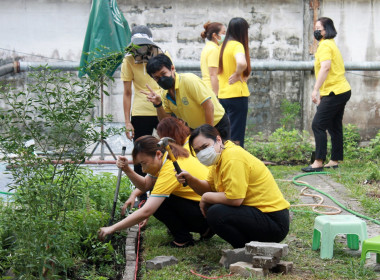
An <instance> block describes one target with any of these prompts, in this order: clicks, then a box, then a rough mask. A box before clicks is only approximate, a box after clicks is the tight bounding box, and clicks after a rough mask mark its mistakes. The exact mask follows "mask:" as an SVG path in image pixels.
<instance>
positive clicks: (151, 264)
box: [146, 256, 178, 270]
mask: <svg viewBox="0 0 380 280" xmlns="http://www.w3.org/2000/svg"><path fill="white" fill-rule="evenodd" d="M177 263H178V260H177V259H176V258H175V257H173V256H158V257H155V258H154V259H151V260H149V261H147V262H146V268H147V269H156V270H158V269H161V268H164V267H165V266H169V265H174V264H177Z"/></svg>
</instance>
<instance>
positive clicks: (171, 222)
mask: <svg viewBox="0 0 380 280" xmlns="http://www.w3.org/2000/svg"><path fill="white" fill-rule="evenodd" d="M158 141H159V140H158V139H157V138H155V137H153V136H142V137H140V138H139V139H137V140H136V141H135V145H134V148H133V151H132V157H133V161H134V164H141V167H142V170H143V172H144V173H147V175H146V176H145V177H143V176H140V175H138V174H137V173H136V172H134V171H133V170H132V169H131V168H130V167H129V166H128V162H127V159H126V158H125V157H120V158H119V159H118V161H117V165H118V167H119V168H121V169H122V170H123V171H124V172H125V173H126V174H127V176H128V177H129V179H130V180H131V181H132V183H133V184H134V185H135V186H136V187H137V188H139V189H140V190H141V191H143V192H146V191H149V190H150V189H151V188H152V186H153V190H152V192H151V195H150V197H149V199H148V200H147V202H146V203H145V204H144V206H143V207H142V208H140V209H139V210H137V211H135V212H134V213H132V214H131V215H129V216H128V217H127V218H125V219H123V220H121V221H120V222H118V223H116V224H114V225H112V226H109V227H103V228H101V229H100V230H99V238H100V239H104V238H105V237H106V236H107V235H108V234H112V233H114V232H116V231H119V230H122V229H125V228H128V227H131V226H133V225H135V224H138V223H140V222H142V221H144V220H145V219H147V218H149V217H150V216H151V215H153V216H154V217H156V218H157V219H158V220H160V221H161V222H162V223H164V224H165V225H166V227H167V228H168V229H169V231H170V232H171V234H172V235H173V237H174V240H173V241H172V242H170V243H169V245H170V246H171V247H178V248H183V247H188V246H191V245H193V244H194V241H193V238H192V235H191V233H190V232H196V233H200V234H201V236H202V235H203V234H205V233H208V232H209V229H208V225H207V222H206V219H205V218H204V217H203V215H202V213H201V211H200V207H199V201H200V199H201V197H200V196H199V195H198V194H196V193H195V192H194V191H193V190H192V189H191V188H189V187H183V185H182V184H181V183H179V182H178V181H177V179H176V176H175V170H174V167H173V163H172V161H171V160H170V158H168V153H167V152H166V151H165V149H164V148H163V147H158V146H157V145H158ZM170 147H171V149H172V152H173V154H174V156H175V157H176V158H177V162H178V164H179V165H180V167H181V168H184V169H187V170H191V171H190V172H192V173H193V175H194V176H195V177H198V178H199V179H201V180H204V179H205V178H206V177H207V174H208V168H207V167H205V166H203V165H202V164H201V163H199V161H198V160H197V159H196V158H194V157H192V156H189V152H188V151H187V150H186V149H184V148H183V147H181V146H179V145H175V144H170Z"/></svg>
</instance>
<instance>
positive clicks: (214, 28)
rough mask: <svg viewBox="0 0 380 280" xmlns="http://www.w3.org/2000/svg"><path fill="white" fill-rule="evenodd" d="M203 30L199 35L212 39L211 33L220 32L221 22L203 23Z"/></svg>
mask: <svg viewBox="0 0 380 280" xmlns="http://www.w3.org/2000/svg"><path fill="white" fill-rule="evenodd" d="M203 27H204V29H205V30H204V31H203V32H202V33H201V37H202V38H203V39H205V38H207V40H209V41H211V40H212V34H214V33H216V35H218V33H219V32H220V30H222V27H223V24H222V23H220V22H209V21H208V22H206V23H205V24H204V25H203Z"/></svg>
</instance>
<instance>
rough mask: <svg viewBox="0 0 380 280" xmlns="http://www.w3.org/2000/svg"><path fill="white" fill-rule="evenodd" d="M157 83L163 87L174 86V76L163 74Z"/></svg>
mask: <svg viewBox="0 0 380 280" xmlns="http://www.w3.org/2000/svg"><path fill="white" fill-rule="evenodd" d="M157 84H158V85H159V86H160V87H162V88H163V89H166V90H167V89H169V88H172V87H173V85H174V78H173V77H172V76H169V77H167V76H162V77H161V78H159V79H158V81H157Z"/></svg>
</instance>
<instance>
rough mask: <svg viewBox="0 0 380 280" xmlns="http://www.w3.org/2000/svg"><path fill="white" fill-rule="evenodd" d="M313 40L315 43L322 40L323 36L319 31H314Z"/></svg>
mask: <svg viewBox="0 0 380 280" xmlns="http://www.w3.org/2000/svg"><path fill="white" fill-rule="evenodd" d="M314 38H315V40H317V41H320V40H321V39H322V38H323V36H322V34H321V30H315V31H314Z"/></svg>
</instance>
